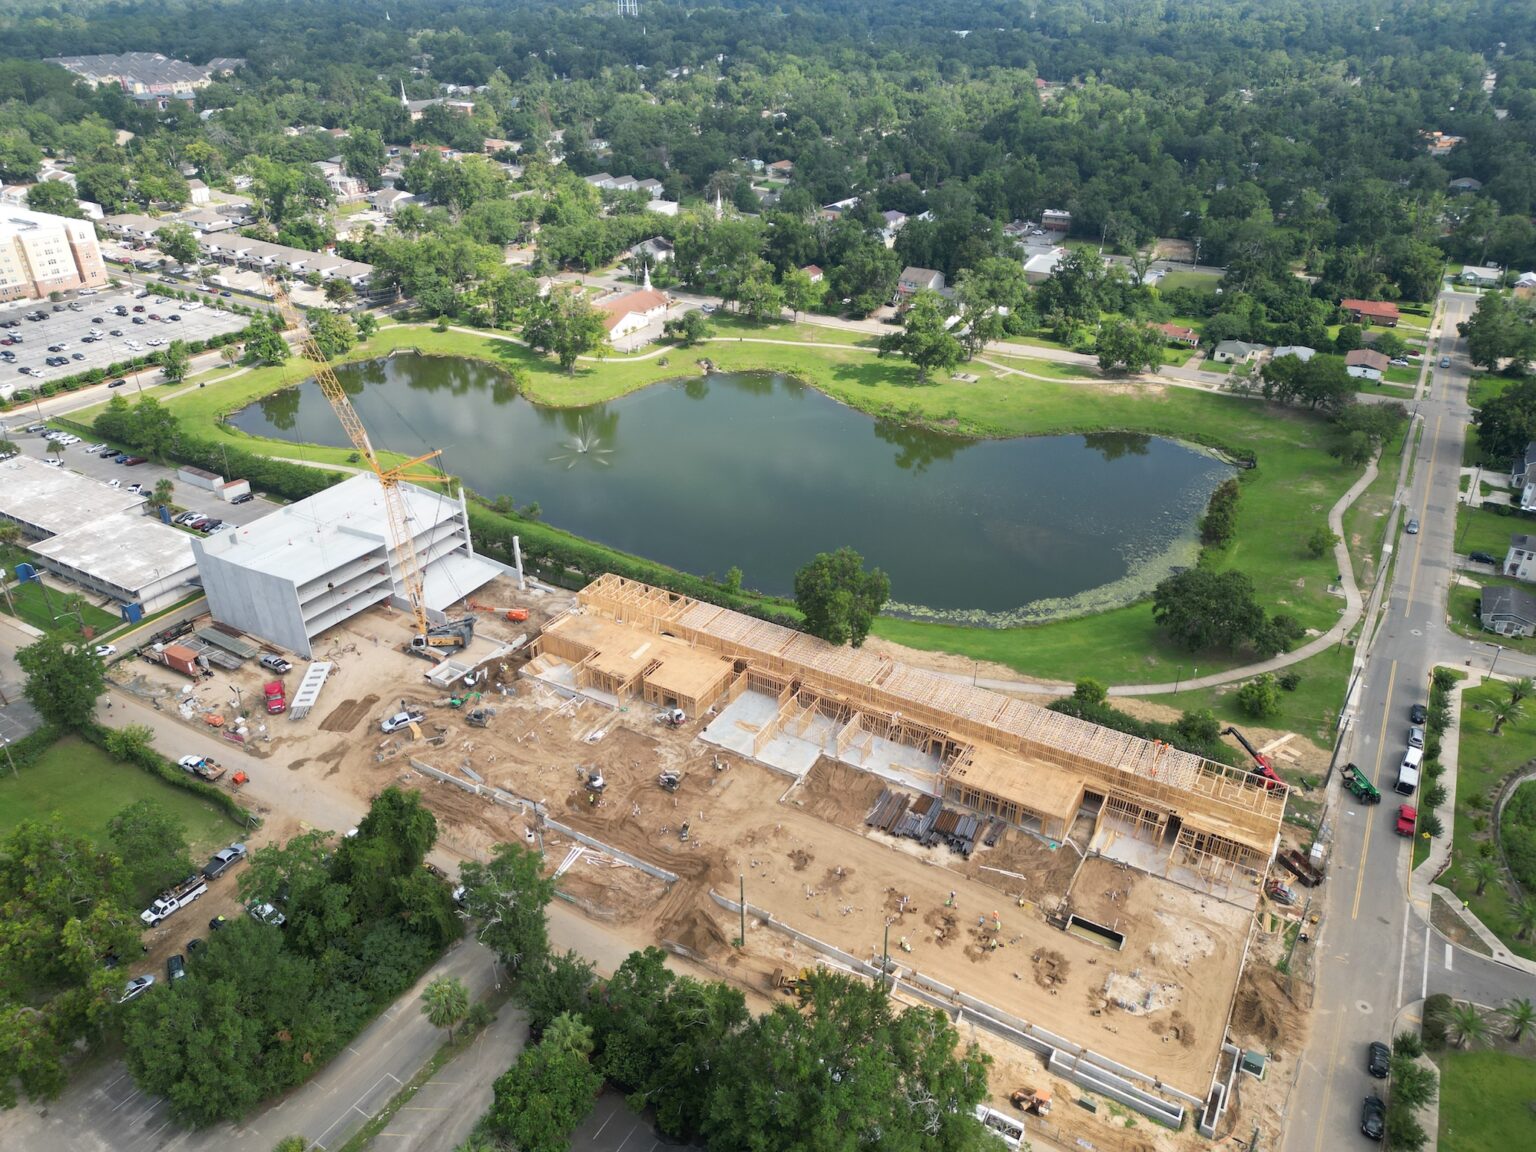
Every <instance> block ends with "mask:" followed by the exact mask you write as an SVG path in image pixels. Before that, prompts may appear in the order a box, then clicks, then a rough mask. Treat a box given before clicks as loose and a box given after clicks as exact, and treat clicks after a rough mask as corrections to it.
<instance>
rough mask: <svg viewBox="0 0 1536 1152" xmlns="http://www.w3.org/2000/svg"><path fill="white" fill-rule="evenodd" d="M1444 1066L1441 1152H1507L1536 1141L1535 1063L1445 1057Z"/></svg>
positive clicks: (1503, 1055) (1478, 1055)
mask: <svg viewBox="0 0 1536 1152" xmlns="http://www.w3.org/2000/svg"><path fill="white" fill-rule="evenodd" d="M1438 1063H1439V1065H1440V1139H1439V1145H1438V1146H1439V1148H1440V1152H1508V1150H1510V1149H1514V1148H1529V1147H1531V1146H1532V1143H1533V1142H1536V1121H1533V1120H1532V1117H1531V1109H1530V1102H1531V1101H1532V1100H1536V1060H1531V1059H1528V1058H1526V1057H1523V1056H1516V1055H1513V1054H1511V1053H1508V1052H1446V1053H1444V1054H1443V1055H1441V1056H1440V1057H1439V1060H1438Z"/></svg>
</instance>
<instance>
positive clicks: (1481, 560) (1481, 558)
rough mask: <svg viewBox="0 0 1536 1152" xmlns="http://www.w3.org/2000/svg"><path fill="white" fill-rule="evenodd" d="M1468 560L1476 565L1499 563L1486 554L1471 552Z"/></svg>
mask: <svg viewBox="0 0 1536 1152" xmlns="http://www.w3.org/2000/svg"><path fill="white" fill-rule="evenodd" d="M1467 559H1468V560H1470V561H1472V563H1474V564H1497V563H1498V561H1497V560H1496V559H1494V558H1493V557H1492V556H1490V555H1489V554H1488V553H1486V552H1469V553H1468V554H1467Z"/></svg>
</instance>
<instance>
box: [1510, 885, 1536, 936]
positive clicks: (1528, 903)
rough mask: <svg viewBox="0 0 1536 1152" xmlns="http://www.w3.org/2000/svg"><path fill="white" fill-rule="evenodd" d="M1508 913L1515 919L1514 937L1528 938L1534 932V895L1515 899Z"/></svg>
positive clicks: (1535, 915)
mask: <svg viewBox="0 0 1536 1152" xmlns="http://www.w3.org/2000/svg"><path fill="white" fill-rule="evenodd" d="M1510 914H1511V915H1512V916H1513V917H1514V920H1515V938H1516V939H1517V940H1529V939H1530V938H1531V933H1533V932H1536V896H1526V897H1524V898H1522V899H1520V900H1517V901H1515V903H1514V905H1513V907H1511V908H1510Z"/></svg>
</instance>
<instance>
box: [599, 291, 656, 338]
mask: <svg viewBox="0 0 1536 1152" xmlns="http://www.w3.org/2000/svg"><path fill="white" fill-rule="evenodd" d="M597 307H598V310H599V311H601V312H602V313H603V327H604V328H606V329H608V339H609V341H610V342H612V341H615V340H621V339H623V338H624V337H625V336H628V335H629V334H630V333H632V332H638V331H639V330H640V329H641V328H644V327H645V326H646V325H647V324H651V323H654V322H655V321H657V320H659V319H661V317H663V316H665V315H666V314H667V294H666V293H665V292H658V291H656V290H655V289H654V288H642V289H641V290H640V291H638V292H626V293H624V294H623V295H622V296H615V297H614V298H613V299H611V300H601V301H599V302H598V304H597Z"/></svg>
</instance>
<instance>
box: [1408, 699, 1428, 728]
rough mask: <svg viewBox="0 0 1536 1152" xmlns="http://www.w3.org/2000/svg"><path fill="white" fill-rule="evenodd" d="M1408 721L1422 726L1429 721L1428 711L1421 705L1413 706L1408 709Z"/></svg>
mask: <svg viewBox="0 0 1536 1152" xmlns="http://www.w3.org/2000/svg"><path fill="white" fill-rule="evenodd" d="M1408 719H1409V720H1411V721H1413V723H1415V724H1422V723H1424V722H1425V721H1426V720H1428V719H1429V709H1428V708H1426V707H1424V705H1422V704H1415V705H1414V706H1413V707H1412V708H1410V709H1408Z"/></svg>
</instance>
